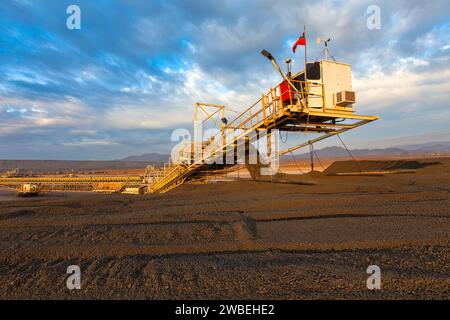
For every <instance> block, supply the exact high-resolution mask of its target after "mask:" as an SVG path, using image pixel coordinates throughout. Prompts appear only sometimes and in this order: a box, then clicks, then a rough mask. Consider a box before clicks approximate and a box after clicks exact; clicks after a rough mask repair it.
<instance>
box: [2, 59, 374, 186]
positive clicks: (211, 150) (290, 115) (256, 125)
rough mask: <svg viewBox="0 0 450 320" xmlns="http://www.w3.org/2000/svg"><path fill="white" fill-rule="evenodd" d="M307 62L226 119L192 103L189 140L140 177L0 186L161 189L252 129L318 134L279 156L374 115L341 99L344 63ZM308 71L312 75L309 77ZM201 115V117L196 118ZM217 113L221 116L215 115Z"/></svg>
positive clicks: (346, 72) (346, 90)
mask: <svg viewBox="0 0 450 320" xmlns="http://www.w3.org/2000/svg"><path fill="white" fill-rule="evenodd" d="M309 65H310V66H311V69H308V78H307V79H305V78H306V77H305V72H304V71H302V72H299V73H298V74H296V75H294V76H292V77H290V78H285V81H286V83H287V87H285V91H283V92H281V90H282V89H281V88H282V86H277V87H276V88H271V89H270V90H269V91H268V92H267V93H265V94H263V95H262V97H261V98H260V99H259V100H258V101H256V102H255V103H253V104H252V105H251V106H250V107H249V108H247V109H246V110H244V111H243V112H241V113H240V114H238V115H237V116H236V117H235V118H234V119H233V120H231V121H230V122H228V120H227V119H226V118H225V110H226V108H225V106H222V105H215V104H206V103H197V104H196V109H195V114H194V139H193V141H190V140H186V141H184V142H183V143H181V144H180V148H179V149H178V150H177V154H178V156H176V157H175V158H174V156H173V155H172V159H171V161H170V162H169V163H168V164H166V165H165V166H164V167H163V168H159V169H155V168H152V169H151V170H147V171H146V173H145V174H144V176H143V177H84V178H83V177H81V178H35V177H30V178H0V185H6V186H10V187H14V188H18V187H20V186H21V185H23V184H25V183H27V184H30V183H32V184H37V185H44V186H45V185H48V186H61V187H62V188H63V189H64V186H71V187H68V188H66V189H70V188H72V187H74V188H75V189H76V187H77V186H91V187H92V188H95V186H96V185H98V184H105V183H119V184H120V185H122V189H124V188H131V187H136V188H144V189H145V190H146V191H145V192H147V193H156V192H158V193H164V192H167V191H169V190H172V189H173V188H176V187H177V186H180V185H181V184H183V183H184V182H185V181H187V180H189V179H193V178H194V177H195V176H196V175H198V174H201V172H202V171H204V170H205V169H207V168H208V167H211V163H214V161H215V160H217V159H220V158H221V157H225V156H226V153H227V150H230V149H231V150H236V149H237V148H238V146H240V145H242V144H248V143H251V142H252V141H255V140H258V139H259V136H258V134H257V135H254V134H252V133H254V132H267V133H268V135H270V134H271V130H273V129H277V130H279V131H290V132H304V133H316V134H321V135H320V136H318V137H316V138H314V139H311V140H308V141H306V142H303V143H301V144H299V145H297V146H295V147H292V148H289V149H287V150H284V151H281V152H279V155H283V154H286V153H288V152H292V151H294V150H297V149H299V148H302V147H305V146H308V145H312V144H313V143H316V142H318V141H320V140H323V139H326V138H328V137H331V136H334V135H338V134H340V133H343V132H346V131H348V130H351V129H354V128H357V127H359V126H362V125H364V124H367V123H369V122H371V121H374V120H377V119H378V117H377V116H364V115H358V114H355V113H354V110H353V103H351V102H354V101H350V102H348V101H346V100H345V99H343V98H342V97H350V99H353V98H354V92H352V87H351V74H350V73H351V71H350V66H349V65H348V64H343V63H339V62H335V61H329V60H322V61H320V62H315V63H314V64H309ZM313 68H315V69H313ZM314 70H315V71H314ZM314 73H315V78H314ZM310 75H313V76H312V77H313V78H314V79H312V80H311V78H310ZM286 88H287V89H286ZM286 90H288V92H286ZM286 96H288V100H286V98H285V97H286ZM210 110H212V111H210ZM200 114H202V115H204V116H205V118H204V119H202V120H201V121H200ZM217 117H220V119H219V120H217V119H216V118H217ZM208 121H212V122H213V123H214V124H215V127H216V129H217V130H218V132H217V134H215V135H214V136H211V137H209V138H207V139H204V138H203V137H202V136H201V135H199V133H198V130H199V128H200V127H201V126H202V125H203V124H204V123H205V122H208ZM268 147H269V146H268ZM269 149H270V148H269ZM271 152H273V150H271ZM224 166H226V165H224ZM216 167H217V165H216ZM117 191H120V190H117Z"/></svg>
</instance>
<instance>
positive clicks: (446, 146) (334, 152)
mask: <svg viewBox="0 0 450 320" xmlns="http://www.w3.org/2000/svg"><path fill="white" fill-rule="evenodd" d="M350 151H351V153H352V154H353V155H354V156H355V157H370V156H411V155H430V156H431V155H450V141H445V142H433V143H422V144H412V145H404V146H398V147H392V148H379V149H353V150H350ZM316 153H317V155H318V156H319V157H322V158H339V157H347V156H348V152H347V150H345V148H343V147H337V146H334V147H325V148H322V149H317V150H316ZM296 156H298V157H301V158H302V157H305V158H307V157H309V152H306V153H303V154H300V155H296ZM169 157H170V155H168V154H160V153H145V154H142V155H136V156H129V157H126V158H124V159H120V160H119V161H133V162H135V161H142V162H149V163H153V164H158V163H165V162H167V161H168V160H169ZM289 157H290V156H289Z"/></svg>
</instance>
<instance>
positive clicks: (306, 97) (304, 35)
mask: <svg viewBox="0 0 450 320" xmlns="http://www.w3.org/2000/svg"><path fill="white" fill-rule="evenodd" d="M303 37H305V90H306V92H305V101H306V106H307V107H308V91H309V90H308V82H307V80H308V77H307V73H306V63H307V62H306V60H307V58H308V56H307V54H308V53H307V49H306V48H307V45H308V40H306V24H305V25H303Z"/></svg>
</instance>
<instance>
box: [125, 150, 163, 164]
mask: <svg viewBox="0 0 450 320" xmlns="http://www.w3.org/2000/svg"><path fill="white" fill-rule="evenodd" d="M169 157H170V156H169V155H168V154H160V153H144V154H141V155H139V156H129V157H126V158H123V159H119V160H118V161H142V162H151V163H155V164H156V163H164V162H168V161H169Z"/></svg>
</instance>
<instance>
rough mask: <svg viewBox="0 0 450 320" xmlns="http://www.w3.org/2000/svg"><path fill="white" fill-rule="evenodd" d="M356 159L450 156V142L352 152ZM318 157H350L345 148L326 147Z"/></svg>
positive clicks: (317, 151)
mask: <svg viewBox="0 0 450 320" xmlns="http://www.w3.org/2000/svg"><path fill="white" fill-rule="evenodd" d="M350 152H351V153H352V155H354V156H355V157H371V156H414V155H418V156H423V155H429V156H436V155H450V142H436V143H423V144H414V145H404V146H398V147H393V148H384V149H381V148H380V149H353V150H350ZM316 153H317V156H318V157H322V158H339V157H346V156H348V155H349V154H348V152H347V150H346V149H345V148H343V147H336V146H335V147H325V148H323V149H318V150H316ZM309 156H310V155H309V152H307V153H303V154H301V155H299V157H305V158H307V157H309Z"/></svg>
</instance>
